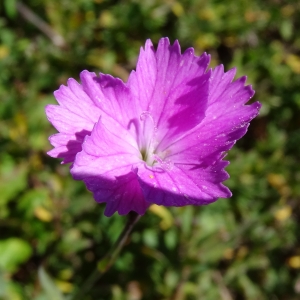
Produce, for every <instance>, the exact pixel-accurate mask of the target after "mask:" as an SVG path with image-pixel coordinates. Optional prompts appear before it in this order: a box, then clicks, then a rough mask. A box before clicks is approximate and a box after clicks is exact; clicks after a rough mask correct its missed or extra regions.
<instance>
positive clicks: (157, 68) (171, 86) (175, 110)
mask: <svg viewBox="0 0 300 300" xmlns="http://www.w3.org/2000/svg"><path fill="white" fill-rule="evenodd" d="M209 59H210V58H209V56H208V55H206V54H205V53H204V54H203V55H202V56H200V57H195V56H194V52H193V49H191V48H190V49H187V50H186V51H185V52H184V53H183V54H181V53H180V46H179V43H178V41H176V42H175V43H174V45H172V46H171V45H170V42H169V40H168V39H167V38H163V39H161V40H160V41H159V44H158V48H157V51H156V52H155V51H154V49H153V45H152V43H151V41H150V40H148V41H147V42H146V45H145V50H144V49H141V52H140V56H139V60H138V63H137V69H136V72H132V73H131V75H130V77H129V80H128V87H129V88H130V91H131V93H132V94H133V99H135V101H136V105H137V106H141V108H142V111H147V112H149V113H151V115H152V117H153V119H154V121H155V125H156V127H157V139H158V140H159V141H163V142H164V143H168V142H169V141H170V140H171V139H173V138H175V137H176V136H180V135H181V134H182V133H184V132H185V131H186V130H189V129H191V128H193V127H194V126H196V125H197V124H199V123H200V122H201V120H202V119H203V118H204V113H205V108H206V105H207V98H208V92H209V81H208V79H209V77H210V74H209V73H207V74H205V71H206V69H207V66H208V63H209Z"/></svg>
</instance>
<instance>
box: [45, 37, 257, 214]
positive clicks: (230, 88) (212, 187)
mask: <svg viewBox="0 0 300 300" xmlns="http://www.w3.org/2000/svg"><path fill="white" fill-rule="evenodd" d="M209 60H210V57H209V55H207V54H206V53H204V54H202V55H201V56H200V57H197V56H194V50H193V49H192V48H189V49H187V50H186V51H185V52H184V53H183V54H181V52H180V45H179V43H178V41H176V42H175V43H174V45H170V43H169V40H168V38H162V39H161V40H160V41H159V44H158V47H157V50H156V51H155V49H154V47H153V45H152V43H151V41H150V40H147V42H146V45H145V49H143V48H142V49H141V52H140V55H139V59H138V63H137V68H136V71H132V72H131V74H130V76H129V79H128V82H127V83H124V82H123V81H121V80H120V79H118V78H114V77H112V76H110V75H105V74H100V76H99V77H98V76H97V75H96V74H95V73H91V72H88V71H83V72H82V73H81V74H80V79H81V84H79V83H77V82H76V81H75V80H74V79H69V80H68V86H61V87H60V88H59V90H58V91H56V92H55V93H54V95H55V97H56V99H57V101H58V103H59V105H48V106H47V107H46V114H47V116H48V119H49V121H50V122H51V123H52V124H53V126H54V127H55V128H56V129H57V130H58V131H59V133H57V134H55V135H53V136H51V137H50V142H51V144H52V145H53V146H54V149H53V150H51V151H49V152H48V154H49V155H50V156H52V157H57V158H63V163H70V162H71V163H72V165H71V174H72V176H73V178H74V179H76V180H83V181H84V182H85V184H86V186H87V188H88V189H89V190H90V191H91V192H93V194H94V198H95V200H96V201H97V202H100V203H102V202H106V210H105V215H106V216H111V215H112V214H113V213H115V212H116V211H117V212H118V213H119V214H120V215H124V214H127V213H128V212H130V211H135V212H137V213H138V214H144V213H145V211H146V209H147V208H148V206H149V205H151V204H152V203H156V204H158V205H165V206H183V205H205V204H209V203H212V202H214V201H216V200H217V199H218V198H220V197H222V198H228V197H230V196H231V192H230V190H229V189H228V188H227V187H226V186H224V185H223V184H222V182H223V181H224V180H226V179H228V178H229V175H228V173H227V172H226V171H225V170H224V168H225V167H226V166H227V165H228V163H229V162H228V161H224V160H223V158H224V156H225V152H226V151H228V150H229V149H230V148H231V147H232V146H233V145H234V144H235V142H236V140H238V139H240V138H241V137H242V136H243V135H244V134H245V133H246V132H247V128H248V126H249V122H250V121H251V120H252V119H253V118H254V117H255V116H257V114H258V111H259V108H260V106H261V105H260V103H258V102H255V103H252V104H251V105H245V103H246V102H247V101H249V99H250V98H251V97H252V96H253V94H254V91H253V90H252V88H251V86H244V84H245V81H246V77H242V78H239V79H237V80H236V81H233V78H234V75H235V70H234V69H232V70H230V71H228V72H226V73H225V72H224V69H223V66H222V65H220V66H218V67H216V68H215V69H213V70H211V69H209V70H207V68H208V64H209Z"/></svg>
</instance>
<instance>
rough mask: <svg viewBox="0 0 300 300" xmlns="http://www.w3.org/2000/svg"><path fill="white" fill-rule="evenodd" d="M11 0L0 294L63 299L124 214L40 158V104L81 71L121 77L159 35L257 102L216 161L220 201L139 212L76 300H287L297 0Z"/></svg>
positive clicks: (294, 258) (5, 16) (299, 40)
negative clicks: (226, 194)
mask: <svg viewBox="0 0 300 300" xmlns="http://www.w3.org/2000/svg"><path fill="white" fill-rule="evenodd" d="M24 4H26V6H24V5H22V3H21V2H17V1H16V0H14V1H12V0H3V1H1V2H0V101H1V102H0V176H1V180H0V190H1V192H0V299H1V300H11V299H12V300H23V299H25V300H27V299H30V300H52V299H53V300H59V299H70V298H68V296H70V295H71V294H72V293H73V292H75V291H76V290H78V289H80V288H81V286H82V283H83V282H84V280H85V279H86V278H87V277H88V275H89V274H90V273H92V272H93V270H94V269H95V268H96V266H97V262H98V261H99V259H100V258H101V257H102V256H103V255H104V254H105V253H106V252H107V250H108V249H109V248H110V247H111V246H112V244H113V243H114V241H115V240H116V239H117V236H118V234H119V233H120V232H121V230H122V227H123V225H124V223H125V217H120V216H118V215H114V216H113V217H111V218H106V217H104V216H103V205H97V204H96V203H95V202H94V201H93V199H92V195H91V194H90V193H88V192H87V191H86V189H85V187H84V184H83V183H82V182H75V181H73V180H72V178H71V176H70V175H69V169H68V166H65V165H63V166H62V165H60V164H59V162H58V160H55V159H51V158H49V157H47V155H46V151H47V150H50V148H51V146H50V145H49V143H48V140H47V138H48V136H49V135H50V134H52V133H54V132H55V131H54V129H53V128H52V127H51V126H50V124H49V123H48V121H47V119H46V117H45V114H44V106H45V105H46V104H48V103H55V99H54V97H53V96H52V92H53V91H54V90H55V89H57V88H58V86H59V85H60V84H65V83H66V80H67V79H68V78H69V77H74V78H77V79H78V77H79V72H80V71H82V70H83V69H89V70H91V71H96V72H99V71H101V72H105V73H110V74H112V75H114V76H117V77H120V78H122V79H124V80H126V78H127V76H128V72H129V71H130V70H131V69H133V68H134V67H135V63H136V59H137V55H138V51H139V48H140V47H141V46H142V45H143V44H144V42H145V40H146V39H147V38H151V39H152V40H153V41H154V43H156V42H157V41H158V40H159V38H160V37H162V36H169V37H170V39H171V41H174V39H179V41H180V43H181V46H182V48H183V49H185V48H187V47H190V46H193V47H194V48H195V50H196V53H197V54H201V53H202V52H203V51H207V52H209V53H210V54H211V55H212V66H214V65H217V64H219V63H223V64H224V65H225V67H226V69H229V68H231V67H233V66H236V67H237V68H238V76H241V75H244V74H247V75H248V83H249V84H253V86H254V88H255V90H256V96H255V100H257V99H258V100H260V101H261V102H262V103H263V108H262V111H261V114H260V117H259V118H258V119H256V120H255V121H253V122H252V125H251V126H250V129H249V132H248V133H247V135H246V136H245V137H244V138H243V140H241V141H240V142H238V143H237V145H236V146H235V148H234V149H232V151H231V152H230V153H229V155H228V158H229V159H230V161H231V164H230V165H229V167H228V169H227V170H228V171H229V173H230V174H231V178H230V180H228V181H227V185H228V186H229V187H230V188H231V190H232V191H233V197H232V198H231V199H228V200H219V201H217V202H216V203H214V204H211V205H209V206H207V207H183V208H171V209H166V208H163V207H152V208H151V209H150V210H149V211H148V212H147V214H146V215H145V216H144V217H142V219H141V220H140V222H139V223H138V224H137V226H136V228H135V229H134V232H133V234H132V236H131V238H130V241H129V242H128V244H127V245H126V247H125V249H124V250H123V251H122V253H121V255H120V257H119V259H118V260H117V262H116V264H115V265H114V266H113V268H112V269H111V270H110V271H109V272H108V273H107V274H106V275H105V276H104V277H103V278H102V279H101V280H100V281H99V282H98V283H97V284H96V286H94V287H93V288H92V289H91V290H90V291H89V292H88V293H87V294H86V296H85V298H84V299H86V300H89V299H113V300H123V299H124V300H125V299H126V300H127V299H128V300H129V299H132V300H139V299H173V300H180V299H206V300H214V299H223V300H230V299H255V300H260V299H274V300H275V299H289V300H290V299H299V298H300V272H299V270H300V241H299V232H300V223H299V219H300V209H299V207H300V206H299V200H300V184H299V183H300V169H299V162H300V161H299V160H300V158H299V145H300V126H299V125H300V118H299V111H300V34H299V33H300V32H299V28H300V24H299V22H300V18H299V15H300V3H299V1H292V0H289V1H288V0H266V1H259V0H253V1H246V0H226V1H220V0H211V1H208V0H202V1H198V0H184V1H174V0H168V1H164V0H143V1H137V0H128V1H125V0H123V1H121V0H120V1H118V0H111V1H108V0H62V1H58V0H28V1H24ZM28 8H29V10H28ZM28 12H29V13H28ZM84 299H83V300H84Z"/></svg>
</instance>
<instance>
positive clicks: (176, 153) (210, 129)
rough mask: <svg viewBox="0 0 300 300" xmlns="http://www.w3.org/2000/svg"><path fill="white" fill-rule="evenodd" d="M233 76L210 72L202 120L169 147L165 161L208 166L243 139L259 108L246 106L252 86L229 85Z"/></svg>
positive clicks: (222, 72) (218, 68)
mask: <svg viewBox="0 0 300 300" xmlns="http://www.w3.org/2000/svg"><path fill="white" fill-rule="evenodd" d="M234 73H235V71H234V70H231V71H229V72H227V73H224V71H223V67H222V66H219V67H217V68H216V69H215V70H214V71H213V73H212V77H213V80H212V81H211V92H210V95H211V96H210V97H209V99H208V104H207V110H206V115H205V119H204V120H203V122H201V123H200V124H199V125H198V126H197V127H195V128H194V129H193V130H191V131H190V132H187V134H186V135H185V136H183V137H181V138H180V139H179V140H177V141H174V142H173V143H172V144H169V147H168V149H167V151H168V154H169V155H168V157H167V158H168V159H170V160H173V161H176V162H180V163H187V162H188V163H198V164H201V165H202V166H204V165H209V164H211V163H212V162H214V161H216V160H217V159H219V157H221V156H222V153H223V152H224V151H228V150H229V149H231V147H232V146H233V145H234V144H235V142H236V140H238V139H240V138H241V137H242V136H243V135H245V133H246V132H247V128H248V126H249V122H250V121H251V120H252V119H253V118H254V117H256V116H257V114H258V112H259V109H260V107H261V105H260V103H258V102H255V103H252V104H251V105H245V103H246V102H247V101H248V100H249V99H250V98H251V97H252V96H253V94H254V91H253V90H252V88H251V86H244V84H245V80H246V78H245V77H242V78H240V79H238V80H236V81H234V82H232V83H231V80H232V78H233V76H234Z"/></svg>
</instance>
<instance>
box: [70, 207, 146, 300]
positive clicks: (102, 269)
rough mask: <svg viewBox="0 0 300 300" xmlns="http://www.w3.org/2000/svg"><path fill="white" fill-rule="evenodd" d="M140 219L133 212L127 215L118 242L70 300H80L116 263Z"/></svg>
mask: <svg viewBox="0 0 300 300" xmlns="http://www.w3.org/2000/svg"><path fill="white" fill-rule="evenodd" d="M140 217H141V216H140V215H139V214H137V213H136V212H133V211H131V212H130V213H129V214H128V220H127V223H126V225H125V227H124V229H123V231H122V232H121V234H120V236H119V238H118V240H117V241H116V243H115V244H114V246H113V247H112V248H111V250H110V251H109V252H108V253H107V254H106V255H105V256H104V257H103V258H102V259H101V260H100V261H99V262H98V264H97V268H96V269H95V270H94V272H93V273H92V274H91V275H90V277H88V279H87V280H86V282H84V284H83V285H82V287H81V288H80V289H79V290H78V291H77V293H76V294H75V295H74V296H73V297H72V298H71V299H72V300H82V299H83V298H82V297H83V296H84V295H85V294H86V292H87V291H88V290H89V289H90V288H91V287H92V286H93V285H94V284H95V283H96V282H97V281H98V280H99V279H100V278H101V277H102V275H103V274H105V273H106V272H107V271H108V270H109V269H110V268H111V266H112V265H113V264H114V262H115V261H116V259H117V257H118V255H119V253H120V251H121V250H122V248H123V247H124V245H125V243H126V241H127V239H128V237H129V235H130V233H131V231H132V229H133V227H134V225H135V224H136V223H137V221H138V220H139V219H140Z"/></svg>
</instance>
